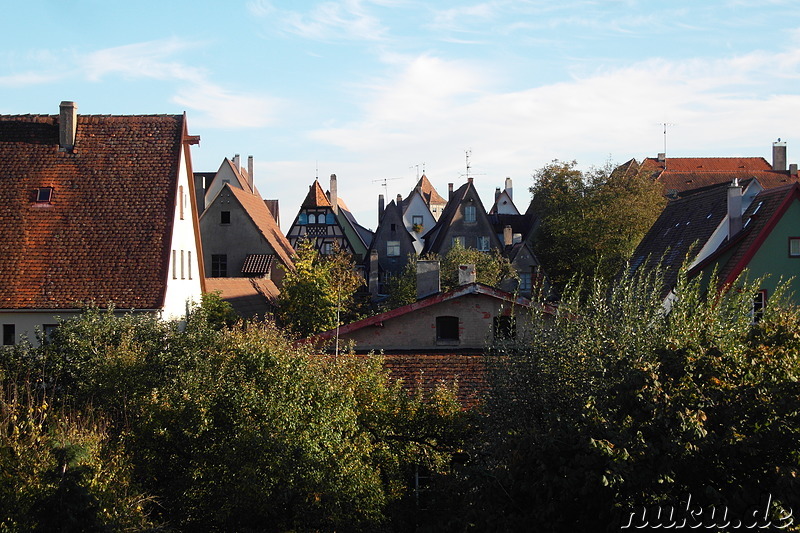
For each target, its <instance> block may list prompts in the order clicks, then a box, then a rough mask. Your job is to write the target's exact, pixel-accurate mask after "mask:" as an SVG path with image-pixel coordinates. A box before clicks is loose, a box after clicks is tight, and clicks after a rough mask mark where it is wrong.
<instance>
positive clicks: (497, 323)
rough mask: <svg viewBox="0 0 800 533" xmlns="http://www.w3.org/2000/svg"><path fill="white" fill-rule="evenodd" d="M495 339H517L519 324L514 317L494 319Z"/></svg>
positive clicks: (497, 317)
mask: <svg viewBox="0 0 800 533" xmlns="http://www.w3.org/2000/svg"><path fill="white" fill-rule="evenodd" d="M494 338H495V339H515V338H517V322H516V320H515V319H514V317H513V316H496V317H494Z"/></svg>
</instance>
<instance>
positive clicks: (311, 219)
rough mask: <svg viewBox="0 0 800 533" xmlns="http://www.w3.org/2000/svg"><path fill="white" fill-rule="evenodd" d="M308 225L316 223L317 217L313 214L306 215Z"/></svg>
mask: <svg viewBox="0 0 800 533" xmlns="http://www.w3.org/2000/svg"><path fill="white" fill-rule="evenodd" d="M308 223H309V224H316V223H317V215H315V214H314V213H309V214H308Z"/></svg>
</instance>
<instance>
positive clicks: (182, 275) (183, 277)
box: [181, 250, 186, 279]
mask: <svg viewBox="0 0 800 533" xmlns="http://www.w3.org/2000/svg"><path fill="white" fill-rule="evenodd" d="M183 256H184V253H183V250H181V279H186V275H185V270H184V266H183V265H184V257H183Z"/></svg>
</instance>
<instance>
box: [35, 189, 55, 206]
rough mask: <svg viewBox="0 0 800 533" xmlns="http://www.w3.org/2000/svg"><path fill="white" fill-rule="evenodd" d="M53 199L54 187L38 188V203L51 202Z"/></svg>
mask: <svg viewBox="0 0 800 533" xmlns="http://www.w3.org/2000/svg"><path fill="white" fill-rule="evenodd" d="M52 201H53V188H52V187H39V188H38V189H36V203H39V204H49V203H50V202H52Z"/></svg>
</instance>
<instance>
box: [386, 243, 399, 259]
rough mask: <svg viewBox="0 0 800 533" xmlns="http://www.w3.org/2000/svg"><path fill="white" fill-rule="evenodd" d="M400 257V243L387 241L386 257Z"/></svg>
mask: <svg viewBox="0 0 800 533" xmlns="http://www.w3.org/2000/svg"><path fill="white" fill-rule="evenodd" d="M399 255H400V241H387V242H386V256H387V257H397V256H399Z"/></svg>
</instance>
